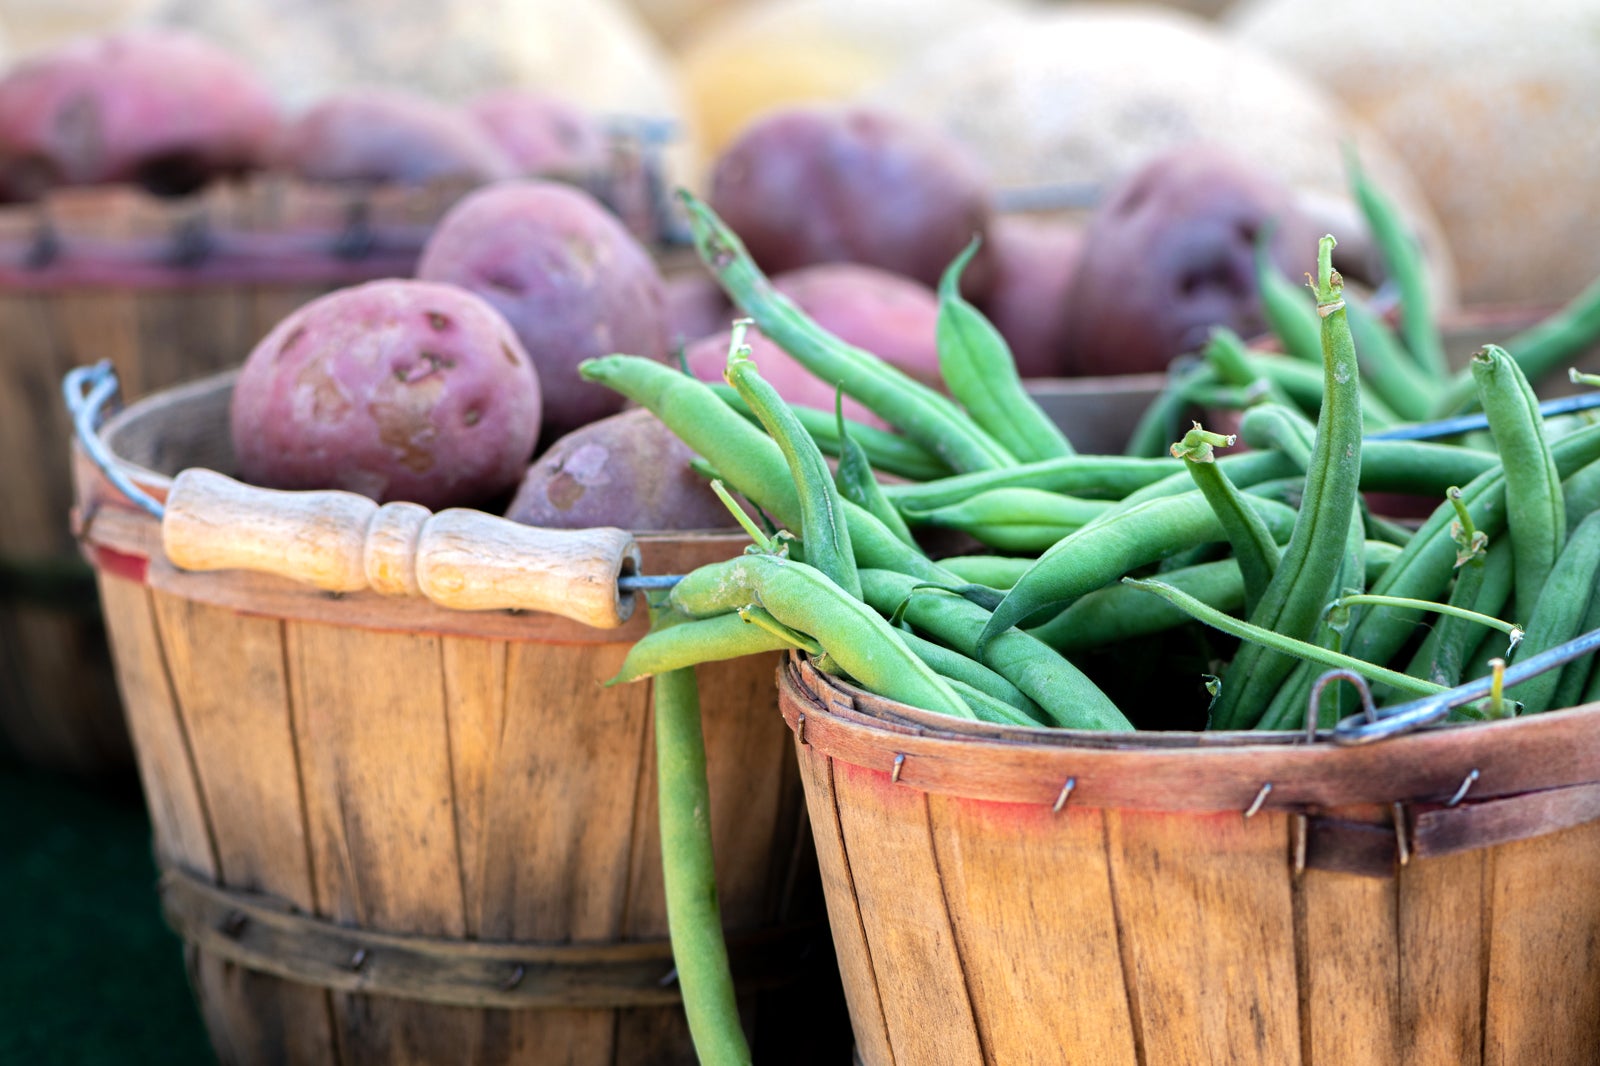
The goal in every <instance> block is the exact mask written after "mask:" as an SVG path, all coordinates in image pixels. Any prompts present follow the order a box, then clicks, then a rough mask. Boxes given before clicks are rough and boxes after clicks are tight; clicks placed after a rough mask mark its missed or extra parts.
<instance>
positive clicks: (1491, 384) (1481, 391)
mask: <svg viewBox="0 0 1600 1066" xmlns="http://www.w3.org/2000/svg"><path fill="white" fill-rule="evenodd" d="M1472 377H1473V380H1474V381H1476V382H1477V383H1478V399H1479V401H1480V402H1481V403H1482V404H1483V413H1484V415H1485V416H1486V417H1487V418H1488V420H1489V432H1490V433H1491V434H1492V435H1493V436H1494V443H1495V448H1496V449H1497V450H1498V451H1499V452H1500V462H1501V465H1502V466H1504V467H1505V471H1506V489H1505V491H1506V524H1507V526H1509V527H1510V530H1511V554H1512V557H1513V558H1514V559H1515V569H1516V593H1515V595H1514V596H1513V597H1512V605H1513V609H1514V610H1515V612H1516V613H1517V614H1519V615H1523V616H1526V615H1527V614H1528V613H1529V612H1530V611H1532V610H1533V605H1534V603H1535V602H1536V601H1537V600H1538V599H1539V590H1540V589H1541V588H1543V587H1544V581H1545V578H1546V577H1548V576H1549V574H1550V568H1551V567H1552V566H1554V565H1555V560H1556V556H1557V555H1558V554H1559V553H1560V551H1561V545H1562V543H1563V542H1564V541H1565V540H1566V537H1567V512H1566V504H1565V502H1564V500H1563V497H1562V494H1561V492H1562V490H1561V475H1560V474H1559V473H1557V471H1556V463H1555V458H1554V457H1553V456H1552V455H1551V452H1550V441H1549V440H1548V439H1546V437H1545V434H1544V426H1543V424H1542V421H1541V418H1540V415H1539V400H1538V397H1536V396H1534V394H1533V387H1532V386H1531V385H1529V384H1528V379H1527V377H1526V376H1524V375H1523V373H1522V370H1521V369H1520V368H1519V367H1518V366H1517V364H1516V361H1515V360H1514V359H1512V358H1511V357H1510V356H1509V355H1507V354H1506V351H1505V349H1504V348H1500V347H1497V346H1495V345H1493V344H1490V345H1487V346H1485V347H1484V348H1482V349H1480V350H1479V351H1478V352H1477V353H1476V354H1474V355H1473V357H1472Z"/></svg>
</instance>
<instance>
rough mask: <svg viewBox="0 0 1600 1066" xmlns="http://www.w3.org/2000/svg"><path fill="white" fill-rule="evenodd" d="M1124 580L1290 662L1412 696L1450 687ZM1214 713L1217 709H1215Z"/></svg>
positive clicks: (1168, 590) (1161, 587) (1160, 587)
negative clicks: (1301, 662)
mask: <svg viewBox="0 0 1600 1066" xmlns="http://www.w3.org/2000/svg"><path fill="white" fill-rule="evenodd" d="M1122 581H1123V583H1124V584H1126V585H1129V586H1131V587H1133V588H1136V589H1143V590H1144V591H1146V592H1153V593H1155V594H1156V595H1157V596H1160V597H1161V598H1162V599H1164V600H1166V601H1167V602H1168V603H1171V604H1172V605H1173V606H1175V607H1177V608H1178V609H1179V610H1181V611H1183V612H1184V613H1185V614H1187V615H1189V616H1190V617H1191V618H1194V619H1195V620H1196V621H1200V622H1204V623H1205V624H1206V625H1209V626H1211V627H1212V628H1214V629H1218V630H1220V631H1222V632H1224V633H1227V634H1228V635H1230V636H1235V637H1238V638H1239V639H1240V640H1243V641H1245V642H1246V644H1245V645H1244V646H1245V647H1268V648H1272V649H1273V650H1274V651H1277V652H1278V653H1279V654H1281V655H1283V656H1285V657H1286V658H1289V659H1290V661H1291V662H1293V661H1294V660H1296V659H1303V660H1306V661H1309V662H1314V663H1321V664H1322V665H1323V666H1328V667H1333V668H1336V669H1343V670H1350V671H1352V672H1353V673H1357V674H1360V675H1361V676H1362V677H1364V678H1366V679H1367V680H1369V681H1376V682H1381V683H1383V684H1387V685H1391V686H1393V687H1394V688H1396V689H1398V690H1399V691H1401V692H1405V693H1407V694H1409V695H1413V696H1433V695H1437V694H1438V693H1440V692H1445V691H1447V690H1446V689H1445V687H1444V686H1443V685H1435V684H1433V683H1432V682H1428V681H1423V680H1420V679H1419V678H1415V677H1407V676H1406V675H1405V674H1402V673H1400V672H1399V671H1398V670H1390V669H1389V668H1388V667H1384V666H1378V665H1377V664H1375V663H1369V662H1365V661H1363V660H1361V659H1357V658H1354V657H1352V656H1349V655H1345V654H1343V653H1341V652H1336V651H1330V650H1328V649H1327V648H1322V647H1318V646H1317V645H1315V644H1312V643H1311V642H1310V641H1306V640H1299V639H1297V638H1294V637H1287V636H1284V635H1283V634H1281V633H1276V632H1273V631H1272V630H1270V629H1266V628H1263V627H1261V626H1257V625H1252V624H1250V623H1249V622H1242V621H1240V620H1239V619H1237V618H1234V617H1233V616H1232V615H1228V614H1225V613H1223V612H1222V611H1218V610H1215V609H1214V608H1211V607H1208V606H1206V605H1205V604H1204V603H1201V602H1200V601H1199V600H1197V599H1195V598H1194V597H1193V596H1190V595H1188V594H1187V593H1184V592H1182V591H1180V590H1178V589H1175V588H1173V587H1172V586H1171V585H1168V584H1165V583H1163V582H1160V581H1149V580H1145V581H1141V580H1139V579H1137V578H1131V577H1125V578H1123V579H1122ZM1227 684H1228V683H1227V680H1226V678H1224V680H1223V683H1222V685H1223V687H1222V694H1221V695H1219V696H1218V697H1217V698H1218V699H1221V698H1222V696H1226V695H1227V692H1228V688H1227ZM1263 706H1265V705H1263ZM1214 713H1215V711H1214V710H1213V714H1214Z"/></svg>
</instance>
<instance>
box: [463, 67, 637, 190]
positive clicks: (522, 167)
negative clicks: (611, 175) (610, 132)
mask: <svg viewBox="0 0 1600 1066" xmlns="http://www.w3.org/2000/svg"><path fill="white" fill-rule="evenodd" d="M467 112H468V113H469V114H470V115H471V116H472V117H473V118H474V119H475V120H477V122H478V124H479V125H480V126H482V127H483V129H484V131H485V132H487V133H488V134H489V137H490V138H491V139H492V140H493V141H494V142H495V143H496V144H498V145H499V146H500V148H501V150H502V151H504V152H505V153H506V155H507V156H509V157H510V159H511V162H512V163H514V164H515V165H516V168H517V171H518V173H520V174H523V175H525V176H529V177H539V176H543V177H556V176H560V177H571V178H583V177H590V176H593V175H595V174H599V173H602V172H603V171H604V170H605V169H606V167H607V165H608V164H609V162H610V158H611V145H610V142H609V140H608V139H607V137H606V133H605V130H603V129H602V128H601V127H600V123H599V122H598V121H597V120H596V119H595V117H594V116H593V115H591V114H589V113H588V112H587V111H585V110H583V109H582V108H580V107H578V106H577V105H576V104H573V103H569V102H568V101H566V100H563V99H560V98H559V97H556V96H552V95H551V94H549V93H544V92H538V91H537V90H533V89H519V88H506V89H494V90H491V91H490V92H487V93H484V94H482V95H481V96H477V97H474V98H473V99H472V100H470V101H468V103H467Z"/></svg>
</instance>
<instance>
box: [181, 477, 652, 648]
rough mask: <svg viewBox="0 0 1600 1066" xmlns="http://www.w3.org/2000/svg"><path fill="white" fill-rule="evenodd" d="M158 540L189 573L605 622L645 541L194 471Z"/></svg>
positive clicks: (623, 604) (613, 618)
mask: <svg viewBox="0 0 1600 1066" xmlns="http://www.w3.org/2000/svg"><path fill="white" fill-rule="evenodd" d="M161 544H162V548H163V549H164V550H165V551H166V554H167V558H168V559H169V560H171V562H172V564H173V565H174V566H177V567H179V568H181V569H184V570H252V571H256V572H259V573H265V574H276V575H278V576H280V577H287V578H292V579H294V580H296V581H300V582H304V583H305V584H308V585H312V586H315V587H316V588H320V589H326V590H328V591H330V592H356V591H359V590H361V589H372V590H374V591H376V592H380V593H382V594H384V595H389V596H406V595H410V596H418V595H420V596H425V597H427V598H428V599H429V600H431V601H433V602H434V603H436V604H438V605H439V606H441V607H449V608H453V609H456V610H462V611H483V610H507V609H515V610H525V611H547V612H549V613H552V614H559V615H563V616H565V617H567V618H571V619H573V620H575V621H579V622H583V623H585V624H586V625H591V626H595V627H597V628H602V629H605V628H612V627H615V626H619V625H621V624H622V623H623V622H625V621H627V619H628V617H629V616H630V615H631V614H632V613H633V604H634V597H632V596H628V597H623V596H622V593H621V591H620V590H619V589H618V587H617V579H618V578H619V577H621V576H622V575H623V574H632V573H637V572H638V569H639V546H638V545H637V544H636V543H635V542H634V539H633V536H632V534H630V533H628V532H626V531H625V530H621V529H612V528H609V527H602V528H597V529H574V530H565V529H539V528H537V527H534V526H525V525H521V524H520V523H517V522H511V521H508V520H506V519H504V518H496V517H494V516H493V515H487V514H484V513H482V512H481V511H471V510H466V509H462V508H456V509H452V510H448V511H440V512H439V513H438V514H434V513H432V512H431V511H429V510H428V509H427V508H425V507H421V506H418V505H417V504H414V503H386V504H383V505H381V506H380V505H379V504H377V503H374V502H373V501H372V500H370V499H368V498H367V497H365V496H359V495H357V494H355V493H353V492H338V491H328V492H281V491H278V490H276V489H263V488H257V487H255V486H253V485H245V484H243V483H241V482H238V481H235V480H233V479H232V478H230V477H226V476H224V475H222V474H219V473H216V472H215V471H212V470H203V469H198V468H197V469H190V470H185V471H183V473H181V474H179V475H178V476H177V477H176V478H174V479H173V482H172V489H171V491H170V492H169V493H168V494H167V509H166V516H165V517H164V518H163V519H162V522H161Z"/></svg>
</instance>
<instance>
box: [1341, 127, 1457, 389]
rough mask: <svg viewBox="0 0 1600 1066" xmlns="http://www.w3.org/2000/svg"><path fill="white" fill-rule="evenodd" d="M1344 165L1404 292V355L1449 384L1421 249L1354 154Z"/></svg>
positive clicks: (1380, 249)
mask: <svg viewBox="0 0 1600 1066" xmlns="http://www.w3.org/2000/svg"><path fill="white" fill-rule="evenodd" d="M1345 159H1346V167H1347V170H1348V171H1349V175H1350V188H1351V191H1352V192H1354V193H1355V198H1356V204H1357V206H1359V207H1360V208H1361V213H1362V214H1363V215H1364V216H1366V220H1367V228H1368V229H1369V230H1371V232H1372V240H1373V243H1375V244H1376V245H1377V246H1378V252H1379V254H1380V255H1381V256H1382V257H1383V264H1384V266H1385V267H1386V268H1388V272H1389V277H1390V278H1391V279H1392V280H1393V281H1394V283H1395V287H1396V288H1397V289H1399V291H1400V336H1401V338H1402V339H1403V340H1404V341H1405V350H1406V351H1408V352H1410V353H1411V357H1412V358H1413V359H1414V360H1416V363H1417V366H1418V367H1420V368H1421V369H1422V370H1423V371H1424V372H1425V373H1426V374H1428V375H1429V376H1431V377H1432V378H1433V379H1434V380H1435V381H1444V380H1445V379H1446V378H1448V377H1449V375H1450V365H1449V363H1448V362H1447V361H1446V360H1445V355H1444V342H1443V340H1442V339H1441V338H1440V336H1439V324H1438V322H1437V321H1436V320H1435V319H1434V315H1433V296H1432V294H1431V293H1430V292H1429V291H1428V269H1427V263H1426V261H1425V260H1424V259H1423V257H1422V246H1421V244H1420V242H1419V241H1418V240H1417V238H1416V236H1415V234H1413V233H1412V231H1411V229H1410V227H1408V226H1407V225H1406V223H1405V220H1404V219H1403V218H1401V216H1400V211H1399V209H1398V208H1396V207H1395V205H1394V203H1393V202H1392V201H1391V200H1390V199H1389V198H1388V197H1387V196H1386V195H1385V194H1384V192H1383V190H1381V189H1379V188H1378V187H1377V186H1376V185H1375V184H1373V182H1372V180H1371V179H1370V178H1368V176H1367V174H1366V171H1365V170H1363V169H1362V166H1361V161H1360V160H1359V159H1357V158H1356V153H1355V150H1354V149H1353V148H1352V149H1350V150H1349V151H1348V152H1347V153H1346V157H1345Z"/></svg>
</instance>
